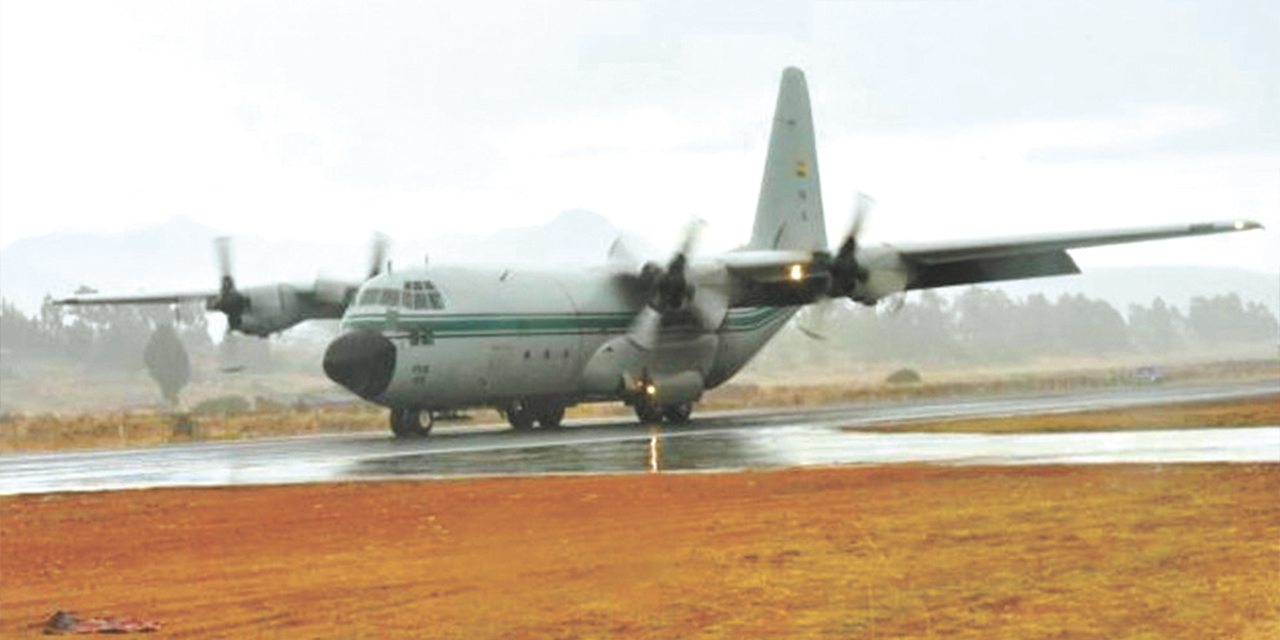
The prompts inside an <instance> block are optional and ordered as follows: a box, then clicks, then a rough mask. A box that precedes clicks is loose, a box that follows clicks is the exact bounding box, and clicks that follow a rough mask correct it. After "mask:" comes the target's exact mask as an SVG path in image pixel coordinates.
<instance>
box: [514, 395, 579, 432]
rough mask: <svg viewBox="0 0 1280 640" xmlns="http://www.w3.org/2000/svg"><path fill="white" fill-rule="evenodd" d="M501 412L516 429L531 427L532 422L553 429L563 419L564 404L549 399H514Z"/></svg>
mask: <svg viewBox="0 0 1280 640" xmlns="http://www.w3.org/2000/svg"><path fill="white" fill-rule="evenodd" d="M502 413H503V414H505V415H506V416H507V422H510V423H511V427H512V428H513V429H515V430H516V431H527V430H529V429H532V428H533V423H534V422H537V423H538V426H539V427H541V428H543V429H555V428H557V427H559V426H560V423H561V422H563V421H564V405H562V404H559V403H556V402H550V401H545V402H533V401H527V400H514V401H512V402H511V404H508V405H507V408H505V409H503V410H502Z"/></svg>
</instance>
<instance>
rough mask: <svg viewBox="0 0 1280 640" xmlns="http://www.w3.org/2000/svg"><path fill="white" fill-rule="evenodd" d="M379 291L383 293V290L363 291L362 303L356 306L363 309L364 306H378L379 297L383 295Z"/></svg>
mask: <svg viewBox="0 0 1280 640" xmlns="http://www.w3.org/2000/svg"><path fill="white" fill-rule="evenodd" d="M379 291H381V290H380V289H365V290H364V291H361V292H360V302H358V303H356V304H357V306H362V307H363V306H369V305H374V304H378V296H379V295H381V294H380V293H379Z"/></svg>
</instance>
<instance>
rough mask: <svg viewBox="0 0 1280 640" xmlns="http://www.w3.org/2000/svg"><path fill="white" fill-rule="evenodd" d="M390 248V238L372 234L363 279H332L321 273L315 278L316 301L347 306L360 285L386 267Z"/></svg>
mask: <svg viewBox="0 0 1280 640" xmlns="http://www.w3.org/2000/svg"><path fill="white" fill-rule="evenodd" d="M390 246H391V238H390V237H388V236H387V234H385V233H381V232H378V233H374V234H373V237H371V238H369V252H368V258H367V260H366V262H365V264H366V266H365V270H364V277H363V278H361V279H360V280H359V281H353V280H351V279H345V278H332V277H329V276H326V275H324V274H323V273H322V274H321V275H319V276H316V283H315V294H316V299H317V300H320V301H322V302H327V303H330V304H337V305H341V304H347V303H349V302H350V300H349V298H350V297H351V296H354V295H355V293H356V290H357V289H359V288H360V284H361V283H363V282H364V281H365V280H368V279H370V278H373V277H375V276H377V275H379V274H381V273H382V271H383V270H384V269H386V266H387V254H388V253H389V250H390Z"/></svg>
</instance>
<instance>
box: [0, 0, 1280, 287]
mask: <svg viewBox="0 0 1280 640" xmlns="http://www.w3.org/2000/svg"><path fill="white" fill-rule="evenodd" d="M4 8H5V19H4V20H3V23H0V76H2V77H3V78H4V83H3V85H0V164H3V166H4V171H3V173H2V174H0V210H3V212H4V217H3V223H2V224H0V249H2V250H4V251H5V252H6V253H7V252H8V251H9V248H10V247H12V246H13V245H14V244H15V243H16V242H18V241H19V240H22V239H24V238H32V237H36V236H40V235H42V234H47V233H50V232H54V231H58V232H72V233H78V232H86V231H93V232H116V231H120V230H122V229H135V230H136V229H141V228H143V227H145V226H146V225H149V224H155V223H158V222H162V221H164V220H168V219H170V218H172V217H174V216H182V217H185V218H189V219H191V220H194V221H196V222H198V223H199V224H201V225H204V226H206V227H210V228H214V229H217V230H219V232H222V233H229V234H231V235H235V236H241V237H245V238H249V237H252V236H262V237H263V238H267V239H269V240H271V241H274V242H287V241H293V240H300V241H306V242H315V243H326V244H327V245H329V246H333V245H336V244H338V243H344V242H347V241H349V240H350V239H351V238H353V237H354V238H365V237H367V236H368V235H369V234H370V233H371V232H373V231H374V230H380V231H384V232H386V233H388V234H390V235H391V236H392V237H394V238H396V239H401V240H405V241H408V242H412V241H413V240H414V239H418V238H433V237H438V236H440V235H444V234H451V233H454V234H467V235H478V236H483V235H488V234H492V233H495V232H497V231H498V230H500V229H510V228H515V227H522V226H529V225H535V224H540V223H544V222H547V221H550V220H552V219H554V218H555V217H556V216H557V215H559V214H560V213H561V212H563V211H566V210H572V209H576V208H583V209H588V210H591V211H594V212H597V213H599V214H600V215H602V216H604V217H606V218H607V219H609V220H610V221H612V222H613V223H614V224H615V225H616V226H618V227H622V228H627V229H639V230H641V231H642V232H643V233H645V234H648V235H649V236H651V237H652V239H653V241H654V243H655V244H656V245H658V246H659V247H667V246H670V245H671V243H672V239H673V238H674V237H675V236H676V235H677V234H678V233H679V232H680V229H681V228H682V226H683V224H684V222H685V221H686V220H687V219H688V218H689V217H690V216H695V215H696V216H699V217H702V218H704V219H706V220H707V221H708V222H709V223H710V224H709V231H708V233H707V238H706V244H707V245H708V246H707V248H708V249H709V250H715V249H725V248H729V247H732V246H735V245H737V244H739V243H740V242H742V241H743V239H744V237H745V235H746V230H747V227H748V225H749V222H748V221H749V219H750V214H751V212H752V211H753V210H754V205H755V198H756V194H757V191H758V188H759V181H760V172H761V165H762V160H763V155H764V146H765V142H766V138H767V135H768V130H769V126H768V125H769V122H768V119H769V114H770V113H771V109H772V102H773V99H774V95H775V91H776V87H777V84H776V83H777V79H778V75H779V72H780V71H781V69H782V68H783V67H785V66H788V65H797V66H800V67H802V68H803V69H804V70H805V71H806V73H807V75H808V78H809V83H810V85H811V89H812V91H813V104H814V109H815V119H816V122H817V129H818V137H819V138H818V149H819V155H820V166H821V170H822V177H823V182H824V186H825V189H824V195H825V201H826V209H827V216H826V217H827V225H828V229H829V230H830V231H829V236H831V237H836V236H837V235H838V233H839V232H840V230H841V229H842V228H843V226H844V225H845V224H846V223H847V219H848V211H849V210H850V207H851V204H852V202H853V194H854V192H855V191H863V192H866V193H869V194H871V195H872V196H874V197H875V198H876V199H877V201H878V202H879V206H878V208H877V209H876V211H875V212H874V214H873V219H872V222H871V224H870V225H869V228H868V235H869V236H870V237H873V238H872V239H881V240H887V241H893V240H922V239H937V238H951V237H971V236H989V235H1007V234H1019V233H1026V232H1035V231H1049V230H1062V229H1085V228H1106V227H1117V226H1120V227H1123V226H1136V225H1145V224H1160V223H1168V222H1182V221H1192V220H1201V219H1232V218H1251V219H1257V220H1259V221H1261V222H1263V223H1264V224H1266V225H1267V226H1268V230H1267V231H1265V232H1258V233H1252V234H1245V235H1243V236H1240V237H1230V238H1207V239H1198V240H1194V241H1178V242H1170V243H1155V244H1152V245H1144V246H1139V247H1132V248H1120V249H1110V250H1099V251H1096V252H1091V253H1088V254H1083V255H1081V256H1080V261H1081V266H1082V267H1084V268H1086V269H1089V268H1090V267H1096V266H1122V265H1123V266H1130V265H1137V264H1142V265H1170V264H1186V265H1212V266H1219V267H1239V268H1244V269H1251V270H1254V271H1263V272H1267V273H1271V274H1275V273H1276V270H1277V265H1280V105H1278V104H1277V102H1276V101H1277V96H1280V88H1278V84H1280V41H1277V39H1276V38H1274V37H1273V36H1274V33H1273V31H1274V25H1276V24H1278V23H1280V8H1278V7H1277V5H1276V4H1275V3H1272V2H1265V1H1242V2H1227V3H1222V2H1179V3H1165V2H1156V1H1153V0H1131V1H1126V2H1119V3H1107V4H1105V5H1090V6H1082V5H1075V4H1071V3H1066V4H1042V3H1038V4H1034V5H1026V4H1025V3H1018V2H975V3H945V4H944V3H897V2H859V3H843V2H747V3H741V2H733V3H728V2H712V3H697V4H696V5H687V4H686V3H679V2H646V3H633V2H608V3H601V2H576V1H563V2H551V3H538V4H537V5H536V6H530V5H526V4H524V3H519V2H499V3H483V4H480V5H471V4H463V5H442V4H432V3H426V4H423V3H412V2H390V3H380V4H377V5H373V6H362V7H361V8H360V10H359V11H352V10H349V9H348V8H345V7H342V6H331V5H322V4H304V5H291V6H289V7H288V8H287V9H286V8H285V7H283V6H281V5H274V4H253V3H249V4H233V5H216V6H214V5H201V4H173V5H170V4H153V3H144V2H113V3H110V4H106V5H104V4H101V3H93V2H78V3H77V2H73V3H69V4H68V3H58V4H50V3H40V2H6V3H5V7H4ZM251 243H252V241H246V242H245V243H244V244H245V247H244V248H243V249H242V251H243V252H244V254H245V255H244V257H245V258H246V260H247V259H248V258H249V257H250V256H251V255H252V252H253V249H251V247H250V244H251ZM157 251H163V249H160V248H157ZM186 259H187V260H189V261H191V262H193V263H199V264H200V266H203V265H204V264H207V263H205V262H203V258H201V257H198V256H187V258H186ZM323 262H324V261H323V260H317V259H315V258H313V259H312V260H311V261H309V262H307V263H305V264H298V265H296V266H295V271H297V272H298V274H299V277H311V275H312V274H313V273H314V271H315V269H316V268H318V267H326V268H334V269H338V268H345V267H346V264H342V265H332V266H331V265H326V264H323ZM358 263H359V259H358V258H352V262H351V263H350V264H352V265H358ZM169 264H170V265H171V266H173V264H172V263H169ZM91 268H92V269H93V270H94V271H97V270H98V269H100V268H103V267H102V265H100V264H95V265H92V266H91ZM249 273H250V272H248V271H246V273H245V275H246V276H249ZM264 277H266V275H265V274H264ZM148 284H150V283H148ZM157 286H159V285H157ZM8 288H12V286H11V285H10V286H9V287H8Z"/></svg>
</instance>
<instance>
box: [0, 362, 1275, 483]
mask: <svg viewBox="0 0 1280 640" xmlns="http://www.w3.org/2000/svg"><path fill="white" fill-rule="evenodd" d="M1276 392H1280V381H1274V382H1266V383H1253V384H1245V385H1232V384H1222V385H1203V386H1152V387H1141V388H1128V389H1120V390H1108V391H1095V392H1084V393H1072V394H1065V395H1042V396H1019V397H1000V398H965V399H937V400H928V401H910V402H907V401H901V402H874V403H866V404H855V405H847V406H839V407H824V408H820V409H788V410H770V411H742V412H730V413H721V414H711V415H702V416H699V415H697V414H695V417H694V420H693V421H692V422H691V423H690V424H688V425H683V426H678V427H673V426H670V425H663V426H661V427H657V426H653V425H640V424H636V423H635V421H634V420H624V419H616V420H596V421H585V422H577V423H574V422H570V423H569V424H568V425H567V426H566V427H564V428H561V429H556V430H551V431H537V430H535V431H530V432H514V431H511V430H510V429H508V428H506V427H505V426H497V425H488V426H456V427H453V426H451V427H438V428H437V429H436V431H435V432H434V433H433V434H432V436H431V437H430V438H428V439H426V440H421V441H415V442H397V441H394V440H392V439H391V437H390V434H389V433H388V434H387V435H383V434H358V435H341V436H312V437H298V438H282V439H272V440H257V441H244V442H230V443H228V442H204V443H192V444H184V445H169V446H162V447H156V448H151V449H138V450H111V451H92V452H75V453H57V454H31V455H6V456H0V495H13V494H20V493H48V492H59V491H98V490H111V489H134V488H148V487H166V486H222V485H246V484H277V483H303V482H325V481H340V480H360V479H382V478H433V477H437V478H438V477H455V476H487V475H525V474H545V473H617V472H621V473H626V472H635V473H643V472H652V471H703V470H706V471H709V470H730V469H768V468H783V467H796V466H812V465H837V464H887V463H902V462H924V463H936V464H1002V465H1008V464H1078V463H1111V462H1254V461H1273V462H1280V426H1273V427H1256V428H1242V429H1181V430H1171V431H1135V432H1107V433H1060V434H1028V435H980V434H921V433H909V432H908V433H887V434H886V433H868V432H859V431H858V430H857V427H869V426H875V425H882V424H896V423H902V422H910V421H919V420H929V419H935V418H959V417H979V416H1008V415H1023V414H1042V413H1064V412H1072V411H1081V410H1089V409H1115V410H1123V409H1124V408H1125V407H1132V406H1140V405H1146V404H1158V403H1167V402H1175V401H1196V400H1213V399H1225V398H1231V397H1240V396H1251V395H1258V394H1264V393H1276Z"/></svg>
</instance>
